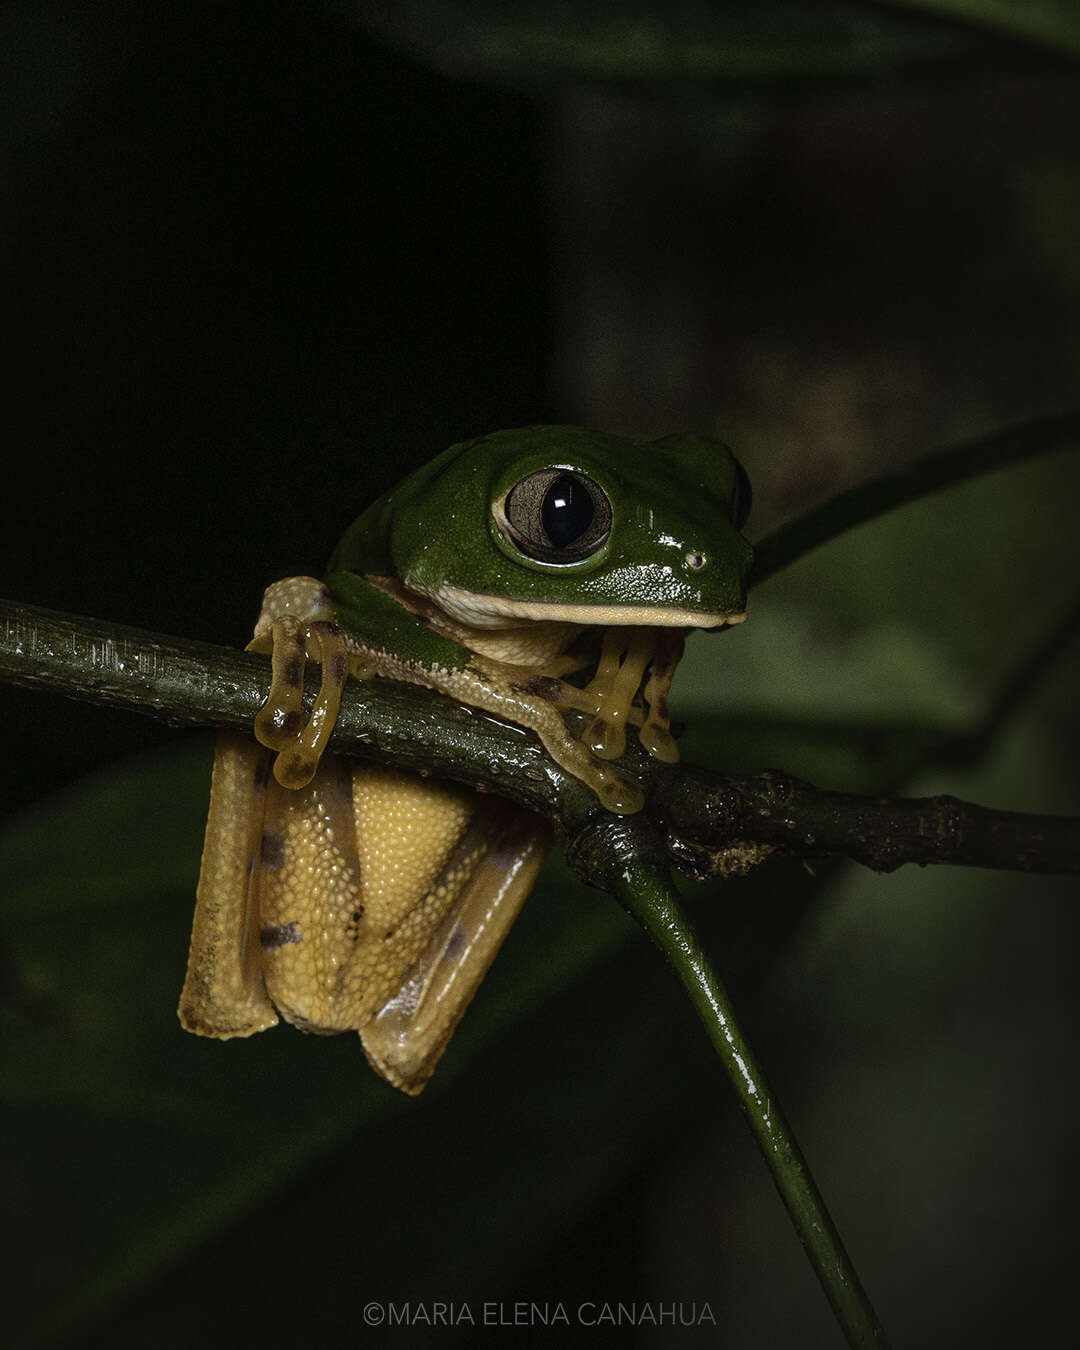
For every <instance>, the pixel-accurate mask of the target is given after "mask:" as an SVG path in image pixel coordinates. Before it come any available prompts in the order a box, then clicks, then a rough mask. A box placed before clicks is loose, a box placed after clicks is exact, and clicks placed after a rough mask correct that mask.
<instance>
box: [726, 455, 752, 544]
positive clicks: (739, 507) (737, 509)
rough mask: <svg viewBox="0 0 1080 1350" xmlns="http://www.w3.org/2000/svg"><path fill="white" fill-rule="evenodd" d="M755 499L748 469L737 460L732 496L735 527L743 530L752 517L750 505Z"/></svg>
mask: <svg viewBox="0 0 1080 1350" xmlns="http://www.w3.org/2000/svg"><path fill="white" fill-rule="evenodd" d="M753 501H754V494H753V491H752V490H751V487H750V479H749V478H748V477H747V473H746V470H745V469H744V468H743V466H742V465H741V464H740V463H739V461H738V460H736V461H735V491H734V493H733V494H732V497H731V519H732V520H733V521H734V523H735V528H736V529H737V530H741V529H742V527H743V526H744V525H745V524H746V522H747V520H749V518H750V507H751V505H752V504H753Z"/></svg>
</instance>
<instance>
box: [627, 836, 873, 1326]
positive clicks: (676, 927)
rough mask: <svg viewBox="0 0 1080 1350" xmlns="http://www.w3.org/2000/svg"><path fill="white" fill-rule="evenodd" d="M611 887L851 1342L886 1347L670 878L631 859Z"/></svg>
mask: <svg viewBox="0 0 1080 1350" xmlns="http://www.w3.org/2000/svg"><path fill="white" fill-rule="evenodd" d="M611 885H612V888H613V890H614V892H615V894H616V896H617V898H618V900H619V901H620V903H621V904H622V905H623V906H624V908H625V909H626V910H628V911H629V913H630V914H632V915H633V917H634V918H635V919H636V920H637V921H638V923H640V924H641V926H642V927H643V928H644V929H645V930H646V932H647V933H648V934H649V936H650V937H651V938H652V939H653V941H654V942H656V943H657V945H658V946H659V947H660V948H661V950H662V951H663V952H664V954H665V956H666V957H667V959H668V960H669V961H670V963H671V964H672V966H674V968H675V973H676V974H677V975H678V977H679V979H680V980H681V981H682V983H683V986H684V987H685V989H686V992H687V994H688V995H689V997H690V1001H691V1002H692V1003H693V1005H694V1007H695V1009H696V1010H697V1013H698V1016H699V1017H700V1018H701V1020H702V1022H703V1023H704V1024H705V1030H706V1031H707V1032H708V1034H709V1039H710V1040H711V1041H712V1043H713V1046H714V1047H715V1048H716V1051H717V1053H718V1054H719V1056H720V1058H721V1059H722V1060H723V1063H724V1067H725V1069H726V1070H727V1073H728V1077H729V1078H730V1080H731V1083H732V1086H733V1087H734V1089H735V1093H736V1096H737V1097H738V1099H739V1105H740V1106H741V1108H742V1111H743V1114H744V1115H745V1116H746V1119H747V1122H748V1123H749V1125H750V1130H751V1132H752V1134H753V1136H754V1138H755V1140H756V1141H757V1145H758V1147H759V1148H760V1149H761V1152H762V1155H763V1156H764V1158H765V1162H766V1164H767V1165H768V1168H769V1171H770V1172H771V1173H772V1178H773V1181H774V1182H775V1183H776V1189H777V1190H778V1191H779V1192H780V1197H781V1199H782V1200H783V1202H784V1205H785V1207H786V1208H787V1211H788V1214H789V1215H790V1217H791V1221H792V1223H793V1224H794V1226H795V1231H796V1232H797V1233H798V1235H799V1240H800V1241H801V1242H802V1245H803V1247H804V1249H805V1251H806V1254H807V1256H808V1257H809V1258H810V1264H811V1265H812V1266H813V1267H814V1270H815V1272H816V1273H817V1277H818V1279H819V1280H820V1281H821V1285H822V1288H823V1289H824V1290H825V1295H826V1297H827V1298H828V1300H829V1302H830V1303H831V1304H832V1308H833V1312H834V1313H835V1315H836V1319H837V1321H838V1322H839V1324H840V1326H841V1327H842V1329H843V1331H844V1335H845V1336H846V1337H847V1342H848V1344H849V1345H852V1346H885V1345H886V1344H887V1341H886V1338H885V1333H884V1331H883V1330H882V1328H881V1324H880V1323H879V1322H878V1319H877V1316H876V1314H875V1313H874V1310H873V1308H872V1307H871V1305H870V1300H869V1298H868V1297H867V1295H866V1292H865V1290H864V1289H863V1287H862V1284H861V1282H860V1280H859V1277H858V1275H857V1274H856V1272H855V1268H854V1266H853V1265H852V1264H851V1259H850V1257H849V1256H848V1254H847V1252H846V1250H845V1249H844V1244H843V1241H842V1239H841V1237H840V1234H839V1232H838V1231H837V1228H836V1225H835V1224H834V1223H833V1221H832V1218H831V1217H830V1215H829V1211H828V1210H827V1209H826V1207H825V1201H824V1200H823V1199H822V1196H821V1192H820V1191H819V1190H818V1188H817V1186H816V1184H815V1182H814V1178H813V1177H812V1176H811V1174H810V1169H809V1167H808V1166H807V1164H806V1159H805V1158H804V1157H803V1155H802V1153H801V1151H800V1149H799V1145H798V1143H797V1142H796V1139H795V1136H794V1135H793V1134H792V1132H791V1129H790V1127H789V1126H788V1124H787V1122H786V1121H785V1119H784V1114H783V1112H782V1110H781V1109H780V1104H779V1102H778V1101H777V1100H776V1097H775V1095H774V1094H773V1092H772V1090H771V1088H770V1087H769V1085H768V1083H767V1081H766V1079H765V1075H764V1073H763V1072H762V1070H761V1066H760V1065H759V1064H758V1062H757V1058H756V1057H755V1055H754V1052H753V1050H751V1048H750V1046H749V1045H748V1043H747V1040H746V1037H745V1035H744V1034H743V1031H742V1028H741V1027H740V1026H739V1023H738V1020H737V1019H736V1017H735V1013H734V1011H733V1009H732V1006H731V1000H730V999H729V997H728V994H727V990H726V989H725V988H724V986H723V984H722V983H721V981H720V978H719V976H718V975H717V973H716V971H715V970H714V969H713V967H712V964H711V963H710V961H709V958H708V957H707V956H706V954H705V952H704V951H703V949H702V947H701V943H700V941H699V939H698V936H697V934H696V933H695V931H694V929H693V927H692V926H691V924H690V922H689V921H688V919H687V918H686V915H685V914H684V913H683V910H682V906H681V905H680V903H679V899H678V896H677V895H676V893H675V890H674V888H673V887H672V885H671V882H670V879H669V878H668V876H667V875H666V873H665V871H663V870H661V869H660V868H658V867H655V866H651V865H649V864H647V863H639V862H635V861H633V860H629V861H628V863H627V865H626V866H625V867H624V868H622V869H621V870H619V871H618V872H617V873H616V874H615V875H613V876H612V878H611Z"/></svg>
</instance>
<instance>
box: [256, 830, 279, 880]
mask: <svg viewBox="0 0 1080 1350" xmlns="http://www.w3.org/2000/svg"><path fill="white" fill-rule="evenodd" d="M260 857H261V859H262V865H263V866H264V867H265V868H266V869H267V870H268V871H270V872H280V871H281V869H282V868H283V867H284V866H285V841H284V839H282V837H281V835H280V834H277V833H275V831H273V830H267V831H266V832H265V833H264V834H263V837H262V848H261V851H260Z"/></svg>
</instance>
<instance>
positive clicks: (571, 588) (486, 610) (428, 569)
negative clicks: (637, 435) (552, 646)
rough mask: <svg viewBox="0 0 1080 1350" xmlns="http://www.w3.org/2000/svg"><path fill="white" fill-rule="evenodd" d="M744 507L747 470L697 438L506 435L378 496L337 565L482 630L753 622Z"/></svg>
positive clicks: (571, 430)
mask: <svg viewBox="0 0 1080 1350" xmlns="http://www.w3.org/2000/svg"><path fill="white" fill-rule="evenodd" d="M749 505H750V486H749V483H748V481H747V478H746V474H745V473H744V471H743V469H742V467H741V465H740V464H739V463H738V461H737V460H736V459H735V457H734V455H733V454H732V453H731V451H730V450H729V449H728V448H727V446H725V445H723V444H721V442H719V441H715V440H710V439H708V438H706V437H703V436H667V437H664V438H663V439H662V440H657V441H650V442H648V443H637V442H634V441H628V440H623V439H621V438H620V437H616V436H604V435H600V434H599V433H596V432H590V431H583V430H581V429H580V428H578V427H562V426H537V427H526V428H523V429H520V430H516V431H499V432H495V433H493V434H492V435H489V436H483V437H481V438H479V439H478V440H474V441H468V442H466V443H464V444H462V445H456V446H452V447H451V448H450V449H449V450H447V451H446V452H445V453H444V454H442V455H440V456H439V457H438V458H437V459H435V460H433V461H432V462H431V463H430V464H428V465H427V466H425V467H424V468H423V469H421V470H419V471H418V472H417V473H416V474H414V475H413V476H412V477H411V478H408V479H406V480H405V481H404V482H403V483H402V484H401V485H400V486H399V487H397V488H395V489H394V490H393V491H392V492H391V493H389V494H388V495H387V496H386V497H384V498H382V499H381V500H380V501H379V502H376V503H375V505H374V506H373V507H372V508H371V509H370V510H369V511H367V512H365V514H364V515H363V516H362V517H361V518H360V520H358V521H357V522H356V524H355V525H354V526H353V528H352V529H351V530H350V531H349V532H348V533H347V534H346V536H345V538H344V539H343V540H342V542H341V544H340V545H339V547H338V550H337V553H336V554H335V557H334V560H333V562H332V564H331V567H332V568H334V569H338V568H341V569H349V570H353V571H358V572H362V573H365V574H369V575H371V574H380V575H386V574H388V573H389V574H392V575H393V576H394V577H396V578H397V579H398V580H400V581H402V582H403V583H404V584H405V585H406V586H407V587H408V588H409V589H410V590H412V591H416V592H419V593H420V594H423V595H426V596H428V597H430V598H431V599H433V600H434V601H435V602H436V603H437V604H438V605H439V606H440V607H441V608H442V609H443V610H445V611H446V612H447V613H449V614H451V615H452V616H453V617H454V618H456V619H458V620H459V621H461V622H463V623H468V624H473V625H476V626H478V627H485V626H498V627H502V626H505V625H506V624H507V623H508V622H514V621H516V622H522V621H525V622H528V621H530V620H544V619H553V620H560V621H565V622H572V623H585V624H602V625H613V624H626V625H636V624H648V625H650V626H653V627H656V626H671V627H680V628H720V627H723V626H725V625H728V624H733V623H739V622H740V621H741V620H742V619H743V618H745V606H746V578H747V574H748V572H749V570H750V564H751V562H752V559H753V551H752V549H751V547H750V545H749V544H748V543H747V541H746V540H745V539H744V538H743V536H742V535H741V534H740V533H739V531H740V528H741V527H742V525H743V523H744V522H745V519H746V515H747V512H748V510H749Z"/></svg>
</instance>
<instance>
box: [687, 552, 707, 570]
mask: <svg viewBox="0 0 1080 1350" xmlns="http://www.w3.org/2000/svg"><path fill="white" fill-rule="evenodd" d="M686 565H687V567H689V568H691V569H692V570H693V571H695V572H700V571H701V569H702V568H703V567H704V566H705V555H704V553H693V552H691V553H687V554H686Z"/></svg>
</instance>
